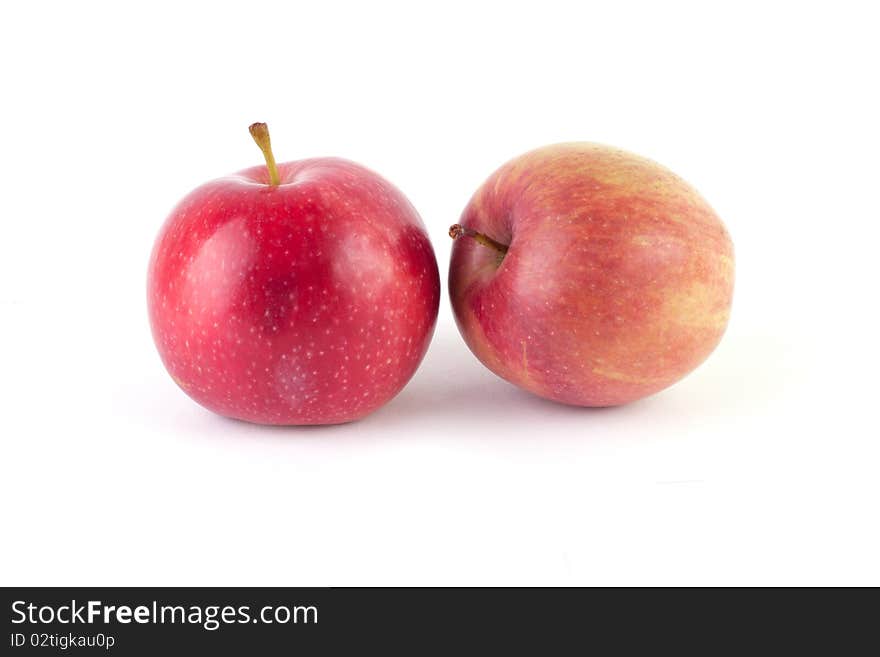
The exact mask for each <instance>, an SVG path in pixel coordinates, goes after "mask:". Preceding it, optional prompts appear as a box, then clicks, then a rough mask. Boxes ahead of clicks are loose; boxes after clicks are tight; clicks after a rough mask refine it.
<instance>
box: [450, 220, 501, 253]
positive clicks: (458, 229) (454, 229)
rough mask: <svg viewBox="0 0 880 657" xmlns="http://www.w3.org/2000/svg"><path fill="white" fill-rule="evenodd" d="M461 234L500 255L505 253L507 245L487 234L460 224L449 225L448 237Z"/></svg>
mask: <svg viewBox="0 0 880 657" xmlns="http://www.w3.org/2000/svg"><path fill="white" fill-rule="evenodd" d="M463 235H467V236H468V237H471V238H473V239H474V240H476V241H477V243H478V244H482V245H483V246H487V247H489V248H490V249H495V250H496V251H498V253H500V254H501V255H504V254H505V253H507V249H508V246H507V245H506V244H502V243H501V242H496V241H495V240H493V239H492V238H491V237H489V236H488V235H483V233H478V232H477V231H475V230H471V229H470V228H465V227H464V226H462V225H461V224H452V226H450V227H449V237H451V238H452V239H454V240H456V239H458V238H459V237H461V236H463Z"/></svg>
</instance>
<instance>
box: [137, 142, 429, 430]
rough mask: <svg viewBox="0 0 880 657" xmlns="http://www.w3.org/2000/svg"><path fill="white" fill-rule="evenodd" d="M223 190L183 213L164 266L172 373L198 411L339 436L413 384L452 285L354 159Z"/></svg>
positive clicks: (159, 273) (203, 190)
mask: <svg viewBox="0 0 880 657" xmlns="http://www.w3.org/2000/svg"><path fill="white" fill-rule="evenodd" d="M278 171H279V174H280V178H281V184H280V185H278V186H277V187H272V186H270V185H269V173H268V170H267V168H266V167H264V166H259V167H253V168H251V169H247V170H244V171H242V172H240V173H238V174H236V175H233V176H229V177H226V178H221V179H218V180H215V181H212V182H209V183H207V184H205V185H203V186H201V187H199V188H197V189H196V190H195V191H193V192H192V193H190V194H189V195H188V196H187V197H186V198H184V199H183V201H181V202H180V204H178V205H177V207H176V208H175V209H174V210H173V211H172V212H171V215H170V216H169V217H168V219H167V220H166V222H165V224H164V226H163V228H162V229H161V232H160V233H159V236H158V238H157V239H156V243H155V246H154V248H153V252H152V256H151V258H150V264H149V272H148V284H147V286H148V293H147V296H148V308H149V317H150V324H151V328H152V332H153V339H154V340H155V343H156V346H157V348H158V350H159V354H160V356H161V358H162V361H163V363H164V364H165V367H166V368H167V369H168V372H169V373H170V374H171V376H172V378H173V379H174V380H175V381H176V382H177V384H178V385H179V386H180V387H181V388H182V389H183V390H184V391H185V392H186V393H187V394H188V395H189V396H190V397H192V398H193V399H194V400H195V401H197V402H198V403H199V404H201V405H203V406H205V407H206V408H208V409H210V410H212V411H214V412H216V413H219V414H221V415H225V416H228V417H233V418H238V419H241V420H247V421H250V422H257V423H261V424H280V425H301V424H335V423H341V422H348V421H351V420H356V419H358V418H361V417H363V416H365V415H367V414H368V413H370V412H372V411H374V410H376V409H377V408H379V407H380V406H382V405H383V404H385V403H386V402H387V401H388V400H390V399H391V398H392V397H394V395H396V394H397V393H398V392H399V391H400V390H401V388H403V386H404V385H405V384H406V383H407V381H409V379H410V378H411V377H412V375H413V374H414V373H415V371H416V368H417V367H418V365H419V363H420V362H421V360H422V357H423V356H424V354H425V351H426V350H427V348H428V344H429V342H430V340H431V336H432V334H433V331H434V325H435V322H436V319H437V309H438V305H439V299H440V280H439V274H438V270H437V261H436V259H435V257H434V251H433V249H432V247H431V243H430V241H429V239H428V236H427V234H426V232H425V227H424V225H423V223H422V221H421V219H420V218H419V215H418V213H417V212H416V210H415V209H414V208H413V206H412V205H411V204H410V202H409V201H408V200H407V199H406V197H404V196H403V194H402V193H401V192H400V191H398V190H397V189H396V188H395V187H394V186H393V185H391V184H390V183H389V182H387V181H385V180H384V179H382V178H381V177H379V176H378V175H377V174H375V173H373V172H372V171H370V170H368V169H366V168H364V167H362V166H360V165H358V164H355V163H353V162H348V161H346V160H342V159H336V158H320V159H309V160H301V161H297V162H288V163H285V164H280V165H278Z"/></svg>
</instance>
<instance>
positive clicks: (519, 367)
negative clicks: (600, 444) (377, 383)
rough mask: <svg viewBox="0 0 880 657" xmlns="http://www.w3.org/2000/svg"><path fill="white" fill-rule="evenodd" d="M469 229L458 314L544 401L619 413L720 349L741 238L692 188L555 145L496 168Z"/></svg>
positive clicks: (455, 265) (598, 152)
mask: <svg viewBox="0 0 880 657" xmlns="http://www.w3.org/2000/svg"><path fill="white" fill-rule="evenodd" d="M460 223H461V225H462V226H463V227H465V228H466V229H468V230H471V231H476V232H478V233H481V234H483V235H486V236H488V237H490V238H492V239H493V240H495V241H497V242H500V243H501V244H504V245H509V246H508V250H507V252H506V254H503V255H502V253H501V252H499V251H496V250H494V249H492V248H489V247H487V246H484V245H483V244H480V243H478V242H477V240H475V239H472V238H471V237H468V236H467V235H463V236H461V237H459V238H458V239H456V241H455V242H454V245H453V249H452V256H451V262H450V269H449V293H450V297H451V300H452V308H453V311H454V314H455V319H456V322H457V324H458V327H459V330H460V331H461V334H462V336H463V337H464V339H465V342H467V344H468V346H469V347H470V349H471V351H473V353H474V354H475V355H476V356H477V358H479V359H480V361H482V362H483V364H484V365H486V366H487V367H488V368H489V369H490V370H492V371H493V372H495V374H497V375H498V376H500V377H502V378H504V379H506V380H507V381H509V382H511V383H513V384H515V385H517V386H520V387H521V388H524V389H526V390H529V391H531V392H533V393H535V394H536V395H540V396H541V397H546V398H548V399H552V400H555V401H558V402H563V403H566V404H574V405H578V406H614V405H618V404H624V403H627V402H631V401H633V400H636V399H639V398H642V397H645V396H647V395H650V394H653V393H655V392H658V391H660V390H662V389H664V388H666V387H667V386H669V385H671V384H673V383H675V382H676V381H678V380H679V379H681V378H682V377H683V376H685V375H686V374H687V373H688V372H690V371H691V370H693V369H694V368H695V367H697V365H699V364H700V363H701V362H702V361H703V360H705V359H706V357H707V356H708V355H709V354H710V353H711V352H712V350H713V349H714V348H715V346H716V345H717V344H718V342H719V340H720V339H721V336H722V334H723V333H724V330H725V327H726V326H727V322H728V317H729V314H730V306H731V301H732V296H733V278H734V261H733V244H732V242H731V240H730V236H729V235H728V233H727V230H726V229H725V227H724V225H723V224H722V223H721V221H720V219H719V218H718V217H717V215H716V214H715V212H714V211H713V210H712V208H710V207H709V205H708V204H707V203H706V201H705V200H704V199H703V198H702V197H701V196H700V195H699V194H698V193H697V192H696V191H695V190H694V189H693V188H691V187H690V186H689V185H688V184H687V183H685V182H684V181H683V180H681V179H680V178H679V177H678V176H676V175H675V174H673V173H672V172H670V171H669V170H667V169H665V168H663V167H661V166H660V165H658V164H656V163H654V162H652V161H650V160H647V159H644V158H641V157H639V156H636V155H633V154H630V153H627V152H624V151H621V150H617V149H614V148H610V147H607V146H602V145H598V144H590V143H568V144H557V145H553V146H547V147H544V148H540V149H538V150H535V151H532V152H530V153H526V154H525V155H522V156H520V157H518V158H515V159H514V160H512V161H510V162H508V163H507V164H505V165H504V166H502V167H501V168H500V169H498V171H496V172H495V173H494V174H493V175H492V176H491V177H490V178H489V179H488V180H487V181H486V182H485V184H483V186H482V187H481V188H480V189H479V190H478V191H477V192H476V194H475V195H474V196H473V198H472V199H471V201H470V203H469V204H468V206H467V208H466V209H465V210H464V213H463V215H462V218H461V220H460Z"/></svg>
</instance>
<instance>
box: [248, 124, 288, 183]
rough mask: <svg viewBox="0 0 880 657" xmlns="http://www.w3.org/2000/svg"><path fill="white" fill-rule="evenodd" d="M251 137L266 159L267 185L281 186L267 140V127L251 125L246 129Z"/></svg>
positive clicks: (270, 143) (270, 146)
mask: <svg viewBox="0 0 880 657" xmlns="http://www.w3.org/2000/svg"><path fill="white" fill-rule="evenodd" d="M248 130H249V131H250V133H251V137H253V138H254V141H255V142H257V146H259V147H260V150H261V151H263V157H265V158H266V167H267V168H268V169H269V185H270V186H272V187H278V185H280V184H281V177H280V176H279V175H278V167H277V166H276V164H275V156H274V155H273V154H272V142H271V141H270V139H269V126H267V125H266V124H265V123H253V124H251V126H250V127H249V128H248Z"/></svg>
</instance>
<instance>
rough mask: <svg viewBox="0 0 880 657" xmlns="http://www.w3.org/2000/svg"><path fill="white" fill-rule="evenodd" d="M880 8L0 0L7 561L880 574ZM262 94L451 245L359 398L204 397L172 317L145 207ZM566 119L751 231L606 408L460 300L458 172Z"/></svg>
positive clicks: (872, 577) (142, 578)
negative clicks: (385, 395)
mask: <svg viewBox="0 0 880 657" xmlns="http://www.w3.org/2000/svg"><path fill="white" fill-rule="evenodd" d="M873 5H874V3H870V2H864V3H849V2H840V1H836V2H828V3H803V2H799V3H791V4H788V3H781V2H760V3H742V2H738V3H723V4H722V3H678V2H663V3H648V2H645V3H635V2H614V3H611V2H601V3H585V2H571V3H556V2H548V1H546V0H542V1H541V2H536V3H524V4H520V3H516V2H503V3H501V2H499V3H480V2H465V3H460V4H458V3H452V2H443V3H432V4H430V5H429V4H427V3H426V4H422V3H416V2H409V3H403V2H401V3H384V2H383V3H376V2H364V3H354V2H352V3H345V4H343V3H337V2H310V3H297V2H292V1H290V0H287V1H285V2H281V3H270V2H261V3H241V4H237V5H236V4H224V3H217V2H211V3H205V4H189V3H183V2H174V3H171V4H170V5H167V6H163V5H161V4H157V3H149V4H146V5H142V6H141V8H138V9H135V8H134V7H133V6H129V5H128V4H127V3H106V4H97V3H90V2H76V3H54V4H53V3H23V2H22V3H4V4H3V5H2V9H0V67H2V68H0V70H2V80H0V85H2V86H0V95H2V98H3V100H2V103H0V139H2V144H0V145H2V151H0V181H2V183H0V184H2V192H0V221H2V232H0V331H2V340H0V372H2V374H0V376H2V379H0V404H2V425H0V434H2V438H0V440H2V443H0V444H2V460H0V505H2V519H0V520H2V530H0V531H2V536H3V538H2V540H0V582H2V584H6V585H13V584H21V585H50V584H91V585H134V584H144V585H146V584H155V585H161V584H174V585H199V584H204V585H227V584H228V585H244V584H248V585H328V584H475V585H476V584H479V585H484V584H526V585H531V584H874V585H877V584H880V559H878V554H880V530H878V499H880V475H878V466H880V442H878V439H880V431H878V421H877V399H876V397H877V392H878V387H880V386H878V376H877V370H878V365H880V362H878V360H880V359H878V348H877V332H878V321H877V320H878V311H877V306H878V293H877V289H876V288H877V281H878V273H877V272H878V254H880V251H878V248H880V247H878V237H880V229H878V222H880V200H878V198H880V194H878V190H880V160H878V149H880V131H878V117H880V98H878V77H877V76H878V62H880V46H878V36H877V25H878V21H877V18H876V16H872V15H871V10H872V9H876V7H873ZM258 120H259V121H267V122H268V123H269V125H270V126H271V128H272V136H273V144H274V147H275V153H276V155H277V157H278V158H279V160H282V161H283V160H287V159H297V158H300V157H307V156H319V155H338V156H343V157H347V158H350V159H353V160H356V161H359V162H361V163H363V164H366V165H367V166H369V167H371V168H373V169H375V170H377V171H378V172H380V173H381V174H382V175H384V176H386V177H387V178H389V179H390V180H392V181H393V182H394V183H395V184H397V185H398V186H399V187H400V188H401V189H402V190H403V191H404V193H406V194H407V195H408V196H409V198H410V199H411V200H412V201H413V203H414V204H415V206H416V207H417V208H418V209H419V211H420V212H421V214H422V216H423V218H424V220H425V222H426V224H427V225H428V227H429V231H430V235H431V238H432V240H433V241H434V245H435V249H436V251H437V257H438V260H439V263H440V269H441V272H442V277H443V279H444V297H443V301H442V304H441V312H440V320H439V324H438V329H437V333H436V336H435V338H434V342H433V344H432V347H431V349H430V351H429V353H428V356H427V357H426V359H425V361H424V363H423V365H422V367H421V369H420V370H419V372H418V373H417V374H416V376H415V378H414V379H413V380H412V382H411V383H410V385H409V386H408V387H407V388H406V389H405V390H404V391H403V392H402V393H401V394H400V395H399V396H398V397H397V398H396V399H395V400H394V401H392V402H391V403H390V404H388V405H387V406H386V407H384V408H383V409H381V410H380V411H378V412H377V413H375V414H374V415H372V416H370V417H369V418H367V419H365V420H364V421H361V422H358V423H355V424H351V425H347V426H340V427H333V428H318V429H314V428H312V429H297V428H285V429H278V428H276V429H271V428H261V427H258V426H252V425H247V424H243V423H238V422H233V421H229V420H225V419H222V418H220V417H216V416H214V415H212V414H210V413H209V412H207V411H205V410H203V409H202V408H200V407H199V406H197V405H195V404H194V403H193V402H192V401H190V400H189V399H188V398H187V397H186V396H185V395H184V394H183V393H182V392H180V391H179V390H178V389H177V388H176V386H175V385H174V384H173V383H172V381H171V379H170V378H169V377H168V376H167V374H166V373H165V371H164V369H163V368H162V365H161V363H160V361H159V358H158V356H157V354H156V351H155V349H154V347H153V344H152V341H151V338H150V334H149V330H148V325H147V319H146V308H145V305H146V304H145V273H146V265H147V258H148V255H149V251H150V248H151V246H152V241H153V239H154V237H155V234H156V232H157V231H158V229H159V226H160V225H161V223H162V221H163V220H164V217H165V216H166V214H167V213H168V211H169V210H170V208H171V207H172V206H173V205H174V203H176V201H177V200H178V199H179V198H181V197H182V196H183V195H184V194H185V193H187V192H188V191H189V190H190V189H192V188H193V187H195V186H196V185H198V184H200V183H202V182H204V181H206V180H208V179H211V178H214V177H217V176H220V175H223V174H226V173H229V172H232V171H236V170H238V169H241V168H244V167H246V166H250V165H253V164H259V163H260V162H261V156H260V154H259V152H258V150H257V149H256V147H255V146H254V144H253V143H252V142H251V139H250V137H249V135H248V133H247V126H248V124H250V123H251V122H253V121H258ZM562 140H592V141H599V142H605V143H609V144H613V145H616V146H620V147H623V148H626V149H629V150H632V151H635V152H637V153H640V154H643V155H646V156H648V157H651V158H653V159H656V160H658V161H659V162H662V163H663V164H665V165H667V166H669V167H670V168H672V169H673V170H675V171H676V172H678V173H679V174H681V175H682V176H684V177H685V178H686V179H688V180H689V181H690V182H692V183H693V184H694V185H695V186H696V187H697V188H698V189H699V190H700V191H701V192H702V193H703V194H704V196H706V197H707V198H708V199H709V201H710V202H711V203H712V204H713V206H714V207H715V209H716V210H717V211H718V213H719V214H720V215H721V216H722V218H723V219H724V220H725V222H726V224H727V226H728V228H729V230H730V232H731V233H732V235H733V238H734V242H735V245H736V254H737V289H736V295H735V300H734V311H733V317H732V321H731V325H730V328H729V330H728V333H727V335H726V336H725V339H724V341H723V342H722V344H721V346H720V347H719V348H718V350H717V351H716V352H715V354H714V355H713V356H712V357H711V358H710V359H709V360H708V361H707V362H706V363H705V364H704V365H703V366H702V367H701V368H699V369H698V370H697V371H696V372H695V373H694V374H692V375H691V376H690V377H688V378H687V379H686V380H684V381H683V382H681V383H680V384H678V385H676V386H674V387H673V388H671V389H669V390H668V391H666V392H663V393H661V394H659V395H657V396H655V397H653V398H650V399H647V400H644V401H641V402H638V403H635V404H632V405H630V406H626V407H622V408H617V409H609V410H589V409H575V408H568V407H563V406H559V405H555V404H553V403H550V402H545V401H542V400H539V399H537V398H534V397H531V396H529V395H527V394H526V393H523V392H520V391H518V390H517V389H515V388H513V387H512V386H510V385H508V384H506V383H504V382H503V381H501V380H499V379H497V378H496V377H494V376H493V375H492V374H491V373H489V372H488V371H487V370H485V369H484V368H483V367H482V366H481V365H480V364H479V363H478V362H477V361H476V359H475V358H473V357H472V356H471V354H470V353H469V352H468V351H467V349H466V347H465V346H464V343H463V342H462V341H461V339H460V337H459V336H458V333H457V331H456V329H455V327H454V325H453V324H452V321H451V313H450V310H449V305H448V299H447V298H446V296H445V273H446V265H447V262H448V254H449V248H450V243H449V239H448V237H447V236H446V230H447V228H448V226H449V225H450V224H451V223H453V222H454V221H456V220H457V218H458V215H459V213H460V212H461V210H462V208H463V207H464V205H465V204H466V202H467V200H468V198H469V197H470V195H471V194H472V193H473V191H474V190H475V189H476V188H477V186H478V185H479V184H480V183H481V182H482V181H483V180H484V179H485V178H486V177H487V176H488V175H489V174H490V173H491V172H492V171H493V170H494V169H495V168H496V167H497V166H499V165H500V164H502V163H503V162H504V161H505V160H507V159H508V158H510V157H512V156H514V155H517V154H519V153H520V152H523V151H525V150H528V149H530V148H533V147H536V146H540V145H543V144H546V143H552V142H556V141H562Z"/></svg>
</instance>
